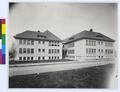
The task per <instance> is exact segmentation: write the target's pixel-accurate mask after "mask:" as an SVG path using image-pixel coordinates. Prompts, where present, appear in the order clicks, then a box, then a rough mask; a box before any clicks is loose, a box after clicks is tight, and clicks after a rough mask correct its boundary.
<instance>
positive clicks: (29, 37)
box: [14, 30, 62, 61]
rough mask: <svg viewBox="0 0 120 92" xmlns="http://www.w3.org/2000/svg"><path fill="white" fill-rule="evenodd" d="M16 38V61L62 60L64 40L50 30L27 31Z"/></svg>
mask: <svg viewBox="0 0 120 92" xmlns="http://www.w3.org/2000/svg"><path fill="white" fill-rule="evenodd" d="M14 38H15V39H16V43H15V45H16V57H15V60H20V61H22V60H24V61H26V60H55V59H62V40H61V39H59V38H58V37H57V36H55V35H54V34H52V33H51V32H49V31H48V30H47V31H45V32H40V31H36V32H35V31H25V32H22V33H19V34H17V35H16V36H14Z"/></svg>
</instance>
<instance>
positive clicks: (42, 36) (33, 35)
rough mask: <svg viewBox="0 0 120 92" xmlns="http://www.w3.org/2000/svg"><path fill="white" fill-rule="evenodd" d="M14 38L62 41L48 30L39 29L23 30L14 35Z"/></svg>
mask: <svg viewBox="0 0 120 92" xmlns="http://www.w3.org/2000/svg"><path fill="white" fill-rule="evenodd" d="M14 37H15V38H16V39H31V40H48V41H59V42H62V40H61V39H60V38H58V37H57V36H55V35H54V34H53V33H51V32H50V31H48V30H47V31H45V32H40V31H37V32H35V31H29V30H27V31H25V32H22V33H19V34H17V35H15V36H14Z"/></svg>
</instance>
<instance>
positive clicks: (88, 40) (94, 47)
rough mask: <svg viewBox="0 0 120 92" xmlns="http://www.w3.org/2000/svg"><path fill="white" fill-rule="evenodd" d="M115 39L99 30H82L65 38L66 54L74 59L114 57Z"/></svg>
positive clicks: (66, 56)
mask: <svg viewBox="0 0 120 92" xmlns="http://www.w3.org/2000/svg"><path fill="white" fill-rule="evenodd" d="M114 42H115V41H114V40H113V39H111V38H109V37H107V36H105V35H103V34H101V33H98V32H93V30H92V29H90V31H82V32H80V33H78V34H76V35H73V36H71V37H69V38H67V39H65V40H64V42H63V43H64V55H65V58H66V59H72V60H81V61H85V60H95V59H113V58H114Z"/></svg>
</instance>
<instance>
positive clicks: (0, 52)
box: [0, 19, 6, 64]
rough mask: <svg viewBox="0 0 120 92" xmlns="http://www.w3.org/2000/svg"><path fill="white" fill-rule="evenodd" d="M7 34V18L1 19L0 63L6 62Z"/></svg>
mask: <svg viewBox="0 0 120 92" xmlns="http://www.w3.org/2000/svg"><path fill="white" fill-rule="evenodd" d="M5 34H6V20H5V19H0V64H5V63H6V62H5V61H6V60H5V58H6V53H5V50H6V39H5Z"/></svg>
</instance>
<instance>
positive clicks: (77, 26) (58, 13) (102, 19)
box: [8, 3, 117, 47]
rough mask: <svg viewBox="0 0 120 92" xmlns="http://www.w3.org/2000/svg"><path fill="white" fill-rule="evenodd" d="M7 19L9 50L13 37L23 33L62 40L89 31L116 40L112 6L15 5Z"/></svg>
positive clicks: (114, 6)
mask: <svg viewBox="0 0 120 92" xmlns="http://www.w3.org/2000/svg"><path fill="white" fill-rule="evenodd" d="M9 15H10V16H9V24H10V25H9V30H8V31H9V34H8V39H9V40H10V42H9V41H8V45H9V47H11V44H12V42H13V41H14V38H13V36H14V35H16V34H17V33H21V32H23V31H25V30H32V31H38V30H40V31H41V32H44V31H46V30H49V31H50V32H52V33H54V34H55V35H56V36H58V37H59V38H61V39H62V40H63V39H65V38H67V37H70V36H72V35H74V34H76V33H79V32H81V31H83V30H89V29H90V28H93V31H95V32H100V33H103V34H105V35H107V36H109V37H111V38H113V39H114V40H116V39H117V6H116V4H100V3H99V4H96V3H94V4H80V3H19V4H16V5H14V6H13V7H12V8H11V10H10V14H9Z"/></svg>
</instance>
